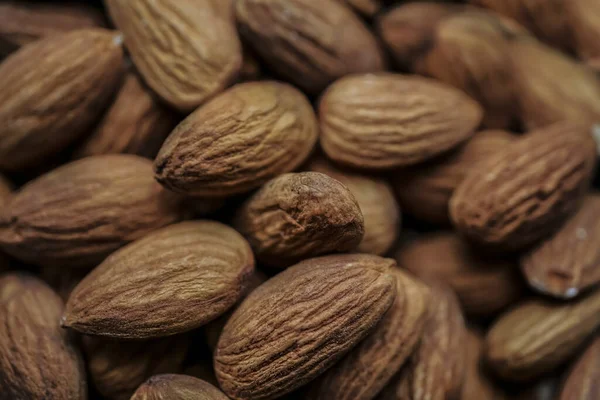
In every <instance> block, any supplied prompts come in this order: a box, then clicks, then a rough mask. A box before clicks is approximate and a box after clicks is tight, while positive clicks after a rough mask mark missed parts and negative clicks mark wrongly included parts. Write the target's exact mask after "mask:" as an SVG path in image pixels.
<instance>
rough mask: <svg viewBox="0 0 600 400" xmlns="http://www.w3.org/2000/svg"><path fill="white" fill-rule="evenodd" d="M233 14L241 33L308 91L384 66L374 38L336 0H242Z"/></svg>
mask: <svg viewBox="0 0 600 400" xmlns="http://www.w3.org/2000/svg"><path fill="white" fill-rule="evenodd" d="M235 13H236V18H237V22H238V27H239V30H240V34H241V36H242V38H243V39H245V40H247V41H248V43H250V45H251V46H252V48H253V49H254V50H255V51H256V52H257V53H258V54H259V55H260V56H261V57H262V58H263V59H264V60H265V61H266V63H267V64H268V65H269V66H270V67H271V68H273V70H275V71H276V72H277V73H278V74H279V75H281V76H283V77H284V78H285V79H286V80H289V81H290V82H292V83H293V84H295V85H297V86H298V87H300V88H302V89H303V90H304V91H306V92H308V93H310V94H318V93H320V92H321V91H322V90H323V89H325V87H326V86H327V85H328V84H330V83H331V82H333V81H334V80H336V79H338V78H340V77H342V76H344V75H348V74H351V73H361V72H375V71H381V70H383V69H384V67H385V62H384V58H383V54H382V52H381V50H380V48H379V46H378V44H377V41H376V39H375V37H374V36H373V35H372V34H371V32H370V31H369V30H368V29H367V27H366V26H365V25H364V24H363V23H362V22H361V21H360V19H359V18H358V17H357V16H356V15H354V13H353V12H352V11H351V10H350V9H348V7H347V6H345V5H343V4H340V3H339V2H337V1H324V2H318V1H317V2H315V1H314V0H238V1H237V2H236V3H235Z"/></svg>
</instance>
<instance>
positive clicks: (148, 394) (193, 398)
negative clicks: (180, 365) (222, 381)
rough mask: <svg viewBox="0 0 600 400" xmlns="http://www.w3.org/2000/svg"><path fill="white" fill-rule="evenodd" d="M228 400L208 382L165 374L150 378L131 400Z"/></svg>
mask: <svg viewBox="0 0 600 400" xmlns="http://www.w3.org/2000/svg"><path fill="white" fill-rule="evenodd" d="M166 399H169V400H197V399H202V400H227V399H228V398H227V396H225V395H224V394H223V392H221V391H220V390H219V389H217V388H216V387H214V386H213V385H211V384H210V383H208V382H204V381H203V380H200V379H198V378H194V377H192V376H187V375H175V374H164V375H155V376H153V377H152V378H150V379H148V380H147V381H146V382H145V383H144V384H143V385H142V386H140V387H139V389H138V390H137V391H136V392H135V394H134V395H133V396H132V397H131V400H166Z"/></svg>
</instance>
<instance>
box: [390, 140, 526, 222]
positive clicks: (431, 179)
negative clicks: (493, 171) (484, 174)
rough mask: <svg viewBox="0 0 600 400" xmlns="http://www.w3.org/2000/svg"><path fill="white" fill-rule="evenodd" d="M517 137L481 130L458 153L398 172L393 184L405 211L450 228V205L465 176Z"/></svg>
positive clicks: (445, 155) (456, 151)
mask: <svg viewBox="0 0 600 400" xmlns="http://www.w3.org/2000/svg"><path fill="white" fill-rule="evenodd" d="M516 138H517V137H516V136H515V135H512V134H510V133H508V132H505V131H498V130H495V131H482V132H478V133H476V134H475V136H473V138H471V139H469V141H468V142H466V143H465V144H464V145H462V146H460V147H459V148H457V149H456V150H455V151H453V152H451V153H449V154H444V155H442V156H440V157H437V158H435V159H433V160H431V161H429V162H427V163H424V164H420V165H416V166H414V167H411V168H406V169H404V170H402V171H400V172H399V173H395V174H394V177H393V181H392V184H393V186H394V190H395V192H396V195H397V197H398V199H399V201H400V204H401V206H402V209H403V210H404V211H406V212H407V213H409V214H411V215H413V216H414V217H416V218H418V219H419V220H423V221H426V222H430V223H433V224H436V225H442V226H447V225H450V216H449V214H448V203H449V202H450V198H451V197H452V194H453V193H454V190H456V188H457V187H458V186H459V185H460V184H461V182H462V181H463V180H464V179H465V176H466V175H467V174H468V173H469V172H470V171H473V170H476V169H477V165H478V164H479V163H480V162H483V161H485V160H487V159H488V158H489V157H491V156H493V155H494V154H496V153H498V151H500V150H501V149H503V148H505V147H506V146H507V145H508V144H509V143H511V142H512V141H513V140H515V139H516Z"/></svg>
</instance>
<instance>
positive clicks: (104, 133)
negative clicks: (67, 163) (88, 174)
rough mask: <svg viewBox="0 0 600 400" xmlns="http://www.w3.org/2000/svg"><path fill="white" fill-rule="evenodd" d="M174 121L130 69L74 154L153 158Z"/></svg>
mask: <svg viewBox="0 0 600 400" xmlns="http://www.w3.org/2000/svg"><path fill="white" fill-rule="evenodd" d="M176 123H177V116H176V115H175V114H174V113H173V112H171V111H170V110H169V109H167V108H166V107H165V106H164V105H162V104H161V103H159V102H158V99H156V98H155V96H154V94H153V93H151V92H150V90H149V89H148V88H147V87H146V86H145V84H144V83H143V82H142V81H141V80H140V78H139V77H138V75H137V74H136V73H135V72H133V71H129V73H128V74H127V75H126V76H125V79H124V83H123V85H122V86H121V88H120V89H119V92H118V94H117V97H116V98H115V100H114V102H113V103H112V105H111V106H110V108H109V109H108V111H106V114H104V117H103V118H102V120H101V121H100V123H99V124H98V126H97V127H96V129H95V130H94V132H93V133H92V134H91V135H90V136H89V137H87V138H86V140H85V142H84V143H83V144H82V145H81V146H80V147H79V148H78V149H77V153H76V155H77V156H78V157H87V156H92V155H97V154H109V153H127V154H137V155H139V156H142V157H148V158H154V156H156V153H158V150H159V149H160V147H161V145H162V144H163V142H164V141H165V139H166V138H167V136H168V135H169V133H171V130H172V129H173V128H174V127H175V125H176Z"/></svg>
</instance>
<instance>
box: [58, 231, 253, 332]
mask: <svg viewBox="0 0 600 400" xmlns="http://www.w3.org/2000/svg"><path fill="white" fill-rule="evenodd" d="M253 270H254V257H253V255H252V251H251V250H250V246H249V245H248V243H247V242H246V241H245V240H244V238H242V237H241V236H240V235H239V234H238V233H237V232H236V231H234V230H233V229H231V228H230V227H228V226H226V225H223V224H221V223H219V222H212V221H188V222H182V223H179V224H175V225H171V226H168V227H165V228H163V229H160V230H158V231H156V232H153V233H151V234H149V235H146V236H145V237H143V238H142V239H139V240H137V241H136V242H134V243H131V244H130V245H128V246H126V247H124V248H123V249H121V250H119V251H116V252H114V253H113V254H111V255H110V256H109V257H108V258H107V259H106V260H104V262H103V263H102V264H100V265H99V266H98V267H97V268H95V269H94V270H93V271H92V272H91V273H90V274H89V275H88V276H87V277H86V278H85V279H84V280H83V281H81V283H80V284H79V285H78V286H77V287H76V288H75V290H73V292H72V293H71V296H70V297H69V301H68V302H67V307H66V310H65V314H64V316H63V321H62V323H63V325H64V326H66V327H70V328H73V329H75V330H77V331H79V332H81V333H86V334H91V335H100V336H107V337H112V338H123V339H148V338H155V337H161V336H168V335H173V334H176V333H181V332H186V331H189V330H192V329H195V328H198V327H199V326H202V325H204V324H206V323H207V322H209V321H211V320H213V319H215V318H217V317H218V316H219V315H221V314H223V313H224V312H225V311H227V309H228V308H230V307H231V306H233V305H234V304H235V303H236V302H237V301H238V299H239V298H240V296H241V295H242V293H243V292H244V287H245V286H246V284H247V283H246V281H247V279H248V277H249V275H250V274H251V273H252V271H253ZM132 291H135V293H136V297H135V298H133V299H132V297H131V293H132Z"/></svg>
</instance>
